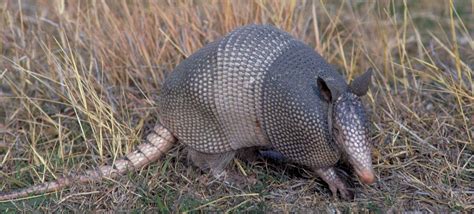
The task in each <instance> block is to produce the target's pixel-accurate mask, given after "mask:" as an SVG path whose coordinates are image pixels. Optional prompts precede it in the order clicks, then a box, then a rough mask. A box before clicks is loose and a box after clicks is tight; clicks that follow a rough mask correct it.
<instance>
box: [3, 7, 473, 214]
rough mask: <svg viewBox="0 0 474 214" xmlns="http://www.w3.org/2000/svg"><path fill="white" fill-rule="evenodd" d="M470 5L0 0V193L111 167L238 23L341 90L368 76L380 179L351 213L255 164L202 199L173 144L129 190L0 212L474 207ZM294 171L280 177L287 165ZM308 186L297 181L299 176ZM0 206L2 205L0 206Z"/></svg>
mask: <svg viewBox="0 0 474 214" xmlns="http://www.w3.org/2000/svg"><path fill="white" fill-rule="evenodd" d="M473 13H474V1H472V0H470V1H469V0H464V1H463V0H458V1H441V0H439V1H431V0H420V1H367V2H366V1H263V0H257V1H230V0H228V1H227V0H225V1H217V0H210V1H151V0H150V1H126V0H119V1H99V0H91V1H77V0H76V1H65V0H55V1H53V0H39V1H27V0H7V1H2V2H0V17H1V19H0V32H1V37H0V39H1V40H0V50H1V58H0V152H1V153H0V167H1V172H0V189H1V191H11V190H14V189H17V188H21V187H28V186H31V185H33V184H36V183H40V182H43V181H46V180H51V179H54V178H56V177H57V176H60V175H63V174H69V173H77V172H81V171H84V170H85V169H89V168H93V167H96V166H99V165H103V164H107V163H111V162H112V161H113V160H114V159H116V158H118V157H120V156H122V155H124V154H126V153H127V152H129V151H131V150H132V149H133V148H134V145H136V144H138V143H139V142H140V141H142V136H143V135H144V134H145V133H146V132H147V130H148V129H149V128H150V127H151V126H152V125H153V124H154V123H155V122H156V120H157V118H156V112H155V105H156V103H155V98H156V96H157V95H159V89H160V85H161V83H162V82H163V79H164V78H165V76H166V75H167V74H169V73H170V72H172V69H173V68H174V67H175V66H176V65H177V64H178V63H179V62H180V61H182V60H183V59H184V58H185V57H187V56H189V55H190V54H192V53H193V52H194V51H196V50H197V49H199V48H200V47H202V46H204V45H205V44H206V43H208V42H210V41H213V40H215V39H217V38H219V37H221V36H223V35H225V34H226V33H227V32H229V31H231V30H232V29H234V28H235V27H237V26H241V25H245V24H249V23H265V24H272V25H275V26H278V27H279V28H281V29H284V30H286V31H287V32H290V33H291V34H292V35H294V36H295V37H297V38H299V39H301V40H303V41H305V42H306V43H307V44H309V45H311V46H312V47H314V49H315V50H316V51H318V52H319V53H321V55H323V56H324V57H325V58H326V59H327V60H328V61H329V62H330V63H332V64H335V65H336V66H338V68H340V71H341V72H342V73H343V74H344V75H345V77H346V78H347V80H348V81H349V80H351V79H352V78H353V77H354V76H356V75H358V74H360V73H361V72H363V71H364V70H365V69H366V68H368V67H373V68H374V69H375V78H374V79H373V86H372V87H371V90H370V92H369V96H367V98H366V100H365V101H366V106H367V108H368V109H369V112H370V115H371V134H372V140H373V144H374V151H373V161H374V164H375V170H376V172H377V176H378V179H379V180H378V182H377V184H375V185H372V186H360V184H359V183H358V182H357V180H356V179H354V178H352V177H351V176H347V177H348V178H349V180H352V182H353V185H354V191H356V197H355V200H354V202H343V201H338V200H333V199H331V197H330V192H329V191H328V189H327V188H326V187H325V186H324V185H322V182H320V180H319V179H313V178H311V177H310V178H307V177H305V176H303V177H301V176H298V175H296V176H295V175H293V174H292V173H290V172H289V171H291V170H289V168H288V166H276V165H271V164H267V163H263V162H258V163H254V164H242V163H240V162H239V161H236V165H238V166H240V167H242V168H241V170H244V171H245V174H247V175H248V176H249V177H255V178H258V181H257V183H256V184H255V185H250V184H249V185H248V186H247V187H244V188H239V189H233V188H229V187H226V186H222V185H219V184H214V185H211V186H210V187H207V186H206V185H204V183H206V182H205V181H207V179H208V177H207V175H206V174H201V173H200V171H199V170H197V169H196V168H193V167H190V166H188V165H187V164H186V162H185V153H183V150H182V146H178V147H177V148H175V149H174V150H173V151H172V152H171V153H170V154H169V155H168V156H167V157H166V158H165V159H164V160H163V161H162V162H160V163H157V164H155V165H152V166H150V167H147V168H145V169H143V170H142V171H141V172H136V173H132V174H130V175H128V176H126V177H127V178H121V179H117V180H108V181H103V182H100V183H96V184H90V185H89V186H77V187H72V188H70V189H68V190H65V191H63V192H60V193H56V194H53V195H46V196H42V197H31V198H29V199H28V200H19V201H15V202H6V203H1V202H0V208H3V209H23V210H33V209H40V210H42V211H57V210H62V209H69V210H76V209H94V210H110V209H121V210H129V209H137V210H143V209H151V210H159V211H163V212H165V211H176V212H177V211H187V210H188V211H189V210H196V209H199V210H222V211H225V210H229V211H234V212H237V211H250V210H254V211H255V210H257V211H258V210H260V211H262V210H266V211H277V210H278V211H299V212H304V211H309V210H311V209H314V207H325V208H320V209H321V210H322V211H328V210H333V209H337V210H343V211H349V210H352V211H354V210H356V211H360V210H371V211H377V210H379V211H380V210H392V211H401V210H424V211H434V212H437V211H438V212H440V211H469V210H471V211H472V209H474V205H473V201H474V185H473V183H474V182H473V181H474V170H473V168H474V164H473V163H474V161H473V151H474V143H473V138H474V128H473V126H474V87H473V83H474V73H473V68H474V40H473V38H472V37H473V36H474V33H473V32H474V15H473ZM290 168H291V167H290ZM303 174H304V175H306V173H303ZM0 210H2V209H0Z"/></svg>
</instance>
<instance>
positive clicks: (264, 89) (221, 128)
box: [0, 25, 375, 201]
mask: <svg viewBox="0 0 474 214" xmlns="http://www.w3.org/2000/svg"><path fill="white" fill-rule="evenodd" d="M370 79H371V71H370V70H368V71H367V72H365V73H364V74H362V75H361V76H359V77H357V78H355V79H354V80H353V81H352V82H351V83H350V84H347V83H346V81H345V80H344V78H343V77H342V75H341V74H339V73H338V71H337V70H336V69H335V68H334V67H333V66H331V65H330V64H329V63H327V62H326V61H325V60H324V59H323V58H322V56H321V55H319V54H318V53H317V52H315V51H314V50H313V48H311V47H309V46H308V45H305V44H304V43H303V42H301V41H299V40H297V39H296V38H294V37H292V36H291V35H290V34H288V33H286V32H284V31H282V30H280V29H278V28H275V27H272V26H270V25H247V26H243V27H239V28H237V29H235V30H233V31H232V32H230V33H228V34H227V35H226V36H224V37H222V38H221V39H219V40H217V41H214V42H211V43H209V44H207V45H206V46H204V47H203V48H201V49H199V50H198V51H197V52H195V53H194V54H192V55H191V56H189V57H188V58H187V59H185V60H184V61H183V62H181V63H180V64H179V65H178V66H177V67H176V68H175V69H174V71H173V72H172V73H171V74H170V76H169V77H167V78H166V80H165V82H164V84H163V86H162V88H161V94H160V96H159V98H158V100H157V109H158V115H159V119H160V124H161V125H160V126H157V127H155V130H156V131H155V132H153V133H151V134H150V135H149V136H148V141H147V142H145V143H144V144H141V145H139V146H138V149H137V150H136V151H134V152H132V153H131V154H129V155H127V156H125V157H124V159H122V160H119V161H117V162H116V163H114V164H113V165H112V166H103V167H100V168H99V169H97V170H91V171H87V172H86V173H85V174H84V175H80V176H67V177H63V178H60V179H58V180H56V181H51V182H47V183H45V184H40V185H37V186H33V187H30V188H27V189H24V190H20V191H16V192H13V193H8V194H0V201H1V200H8V199H12V198H18V197H24V196H27V195H30V194H39V193H43V192H50V191H56V190H58V189H59V188H62V187H65V186H68V185H70V184H72V183H74V182H75V183H78V182H88V181H94V180H97V179H99V178H100V177H109V176H114V175H117V174H120V173H123V172H125V171H127V170H128V169H137V168H140V167H142V166H144V165H145V164H147V163H149V162H151V161H154V160H156V159H158V158H159V157H160V156H161V155H162V154H164V153H165V152H166V151H167V150H168V149H169V148H170V147H171V145H172V144H173V143H174V142H175V141H176V140H179V141H180V142H181V143H183V144H185V145H186V147H187V148H188V157H189V158H190V159H191V161H192V162H193V163H194V164H195V165H197V166H199V167H200V168H202V169H205V170H209V171H210V172H211V174H212V175H213V176H215V177H216V178H224V179H225V178H226V176H227V173H226V172H227V170H226V166H227V165H228V164H229V162H230V161H231V160H232V159H233V158H234V156H235V155H236V154H238V153H240V152H246V151H248V149H249V148H259V147H268V148H272V149H273V150H275V151H276V152H278V153H279V154H281V155H282V156H283V157H284V158H285V159H287V160H289V161H291V162H294V163H297V164H301V165H303V166H307V167H309V168H311V169H312V170H313V171H314V172H315V174H317V175H319V176H320V177H321V178H322V179H323V180H324V181H325V182H326V183H327V184H328V185H329V188H330V190H331V192H332V193H333V195H334V196H336V195H337V192H339V193H340V194H341V196H342V197H343V198H348V197H349V194H350V193H349V191H348V190H347V187H346V185H345V182H344V181H343V180H342V179H341V178H340V177H339V176H338V174H337V173H336V168H335V167H334V166H335V165H336V163H337V162H338V161H339V159H340V158H341V156H343V155H344V156H345V157H347V159H348V160H349V163H350V164H351V165H352V166H353V168H354V169H355V172H356V174H357V175H358V177H359V178H360V180H361V181H362V182H363V183H365V184H371V183H373V182H374V181H375V175H374V171H373V167H372V159H371V144H370V141H369V129H368V125H369V124H368V119H367V115H366V111H365V109H364V106H363V104H362V100H361V97H362V96H364V95H365V94H366V93H367V91H368V87H369V84H370Z"/></svg>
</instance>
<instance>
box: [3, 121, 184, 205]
mask: <svg viewBox="0 0 474 214" xmlns="http://www.w3.org/2000/svg"><path fill="white" fill-rule="evenodd" d="M175 142H176V138H175V137H174V136H173V135H172V134H171V132H169V131H168V130H166V129H165V128H163V127H162V126H160V125H157V126H155V127H154V129H153V132H152V133H150V134H149V135H148V136H147V141H146V142H145V143H142V144H140V145H138V147H137V150H135V151H133V152H131V153H129V154H127V155H126V156H125V157H123V158H122V159H119V160H117V161H115V163H114V164H113V165H111V166H101V167H99V168H98V169H96V170H88V171H86V172H85V173H84V174H81V175H71V176H65V177H61V178H58V179H57V180H55V181H50V182H46V183H42V184H38V185H35V186H32V187H29V188H26V189H21V190H18V191H14V192H10V193H0V202H1V201H8V200H13V199H19V198H22V197H27V196H30V195H38V194H44V193H47V192H54V191H58V190H60V189H62V188H65V187H67V186H70V185H72V184H78V183H87V182H94V181H98V180H100V179H101V178H103V177H111V178H112V177H115V176H117V175H120V174H123V173H125V172H127V171H129V170H136V169H139V168H141V167H143V166H145V165H147V164H149V163H151V162H153V161H156V160H158V159H159V158H160V157H161V156H163V155H164V154H165V153H166V152H167V151H168V150H169V149H171V147H172V146H173V145H174V143H175Z"/></svg>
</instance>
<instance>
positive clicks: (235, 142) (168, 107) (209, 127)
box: [158, 25, 296, 153]
mask: <svg viewBox="0 0 474 214" xmlns="http://www.w3.org/2000/svg"><path fill="white" fill-rule="evenodd" d="M295 42H296V41H295V40H294V39H293V38H292V37H291V36H290V35H288V34H287V33H284V32H282V31H280V30H278V29H276V28H273V27H270V26H257V25H250V26H245V27H242V28H238V29H236V30H234V31H233V32H231V33H229V34H228V35H227V36H225V37H224V38H222V39H221V40H219V41H216V42H214V43H211V44H209V45H207V46H206V47H204V48H202V49H201V50H199V51H198V52H196V53H194V54H193V55H192V56H190V57H189V58H188V59H186V60H184V61H183V62H182V63H181V64H180V65H179V66H178V67H177V68H176V69H175V71H174V72H173V74H172V75H171V77H170V78H168V79H167V80H166V82H165V84H164V86H163V89H162V94H161V98H160V100H159V101H158V105H159V106H158V108H159V111H160V115H161V121H162V123H163V124H164V125H165V126H166V127H167V128H169V129H170V130H171V131H172V132H173V133H174V134H175V135H176V136H177V138H178V139H180V140H181V141H182V142H184V143H185V144H187V145H189V146H191V147H192V148H194V149H196V150H198V151H201V152H207V153H221V152H226V151H230V150H235V149H239V148H242V147H249V146H256V145H265V144H268V140H267V138H266V136H265V135H264V133H263V131H262V129H261V125H260V123H261V121H260V120H261V119H260V118H261V109H262V106H261V103H262V100H261V99H262V87H263V86H262V83H263V78H264V77H265V76H266V75H271V74H270V73H269V72H271V71H269V67H270V66H271V65H272V63H273V61H274V60H275V59H276V58H277V57H279V56H280V55H281V54H282V53H283V52H285V51H286V50H287V49H289V48H291V47H292V46H294V44H295Z"/></svg>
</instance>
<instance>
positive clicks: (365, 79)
mask: <svg viewBox="0 0 474 214" xmlns="http://www.w3.org/2000/svg"><path fill="white" fill-rule="evenodd" d="M371 77H372V68H369V69H367V71H366V72H365V73H364V74H362V75H360V76H358V77H357V78H355V79H354V80H353V81H352V82H351V84H350V85H349V89H350V90H351V92H352V93H353V94H355V95H357V96H359V97H362V96H364V95H365V94H367V90H369V85H370V79H371Z"/></svg>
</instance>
